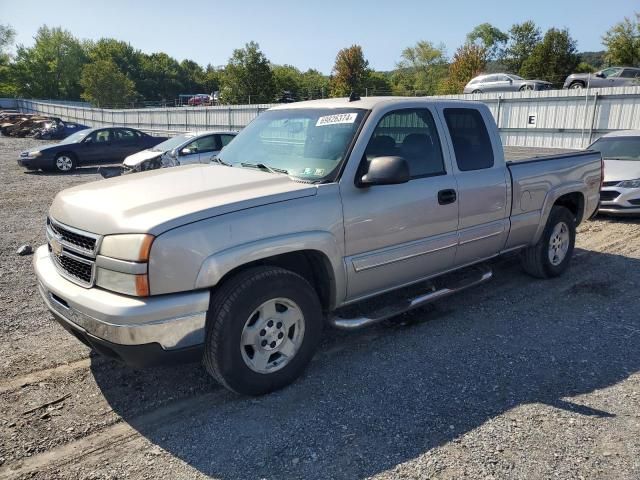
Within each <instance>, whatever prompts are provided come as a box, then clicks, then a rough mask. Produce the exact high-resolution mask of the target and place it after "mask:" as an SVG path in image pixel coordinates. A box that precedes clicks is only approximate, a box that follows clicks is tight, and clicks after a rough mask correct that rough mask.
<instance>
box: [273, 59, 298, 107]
mask: <svg viewBox="0 0 640 480" xmlns="http://www.w3.org/2000/svg"><path fill="white" fill-rule="evenodd" d="M271 70H272V71H273V81H274V83H275V89H276V94H277V95H282V94H283V92H290V93H291V95H292V96H293V97H294V98H295V99H299V98H300V95H301V92H302V72H301V71H300V70H298V69H297V68H296V67H294V66H292V65H273V66H272V67H271Z"/></svg>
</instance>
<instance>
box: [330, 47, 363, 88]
mask: <svg viewBox="0 0 640 480" xmlns="http://www.w3.org/2000/svg"><path fill="white" fill-rule="evenodd" d="M368 76H369V62H368V61H367V60H366V59H365V58H364V54H363V53H362V47H361V46H360V45H352V46H350V47H348V48H343V49H342V50H340V51H339V52H338V55H336V62H335V65H334V66H333V71H332V78H331V95H332V96H334V97H344V96H347V95H349V94H350V93H351V92H354V93H356V94H360V95H364V89H365V81H366V79H367V77H368Z"/></svg>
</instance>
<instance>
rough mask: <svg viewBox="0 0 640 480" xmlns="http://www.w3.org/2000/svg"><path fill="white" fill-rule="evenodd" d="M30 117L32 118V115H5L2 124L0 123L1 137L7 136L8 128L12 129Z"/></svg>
mask: <svg viewBox="0 0 640 480" xmlns="http://www.w3.org/2000/svg"><path fill="white" fill-rule="evenodd" d="M31 117H33V115H32V114H29V113H13V114H9V115H5V116H4V118H3V119H2V123H0V133H2V135H7V132H8V129H9V128H10V127H13V126H14V125H16V124H18V123H20V122H24V121H26V120H28V119H29V118H31Z"/></svg>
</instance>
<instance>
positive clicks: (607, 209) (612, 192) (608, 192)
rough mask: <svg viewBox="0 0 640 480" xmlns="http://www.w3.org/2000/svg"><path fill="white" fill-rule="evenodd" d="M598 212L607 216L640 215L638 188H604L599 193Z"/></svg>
mask: <svg viewBox="0 0 640 480" xmlns="http://www.w3.org/2000/svg"><path fill="white" fill-rule="evenodd" d="M598 212H599V213H606V214H607V215H638V214H640V188H620V187H604V188H603V189H602V190H601V191H600V206H599V207H598Z"/></svg>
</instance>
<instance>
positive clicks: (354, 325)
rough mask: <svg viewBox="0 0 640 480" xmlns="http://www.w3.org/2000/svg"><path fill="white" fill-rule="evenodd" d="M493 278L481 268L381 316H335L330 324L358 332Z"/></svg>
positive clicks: (330, 319) (385, 309)
mask: <svg viewBox="0 0 640 480" xmlns="http://www.w3.org/2000/svg"><path fill="white" fill-rule="evenodd" d="M492 276H493V271H492V270H491V269H490V268H486V267H485V268H481V269H479V272H478V273H477V274H476V275H474V276H469V277H466V278H462V279H459V280H457V281H455V280H454V281H453V282H452V283H451V285H449V286H447V287H443V288H440V289H438V290H436V289H435V288H434V290H433V291H431V292H429V293H425V294H423V295H418V296H417V297H414V298H410V299H407V300H406V301H404V302H403V303H402V304H400V305H398V306H397V307H395V308H384V309H381V311H380V314H379V315H375V313H376V312H372V314H371V315H367V316H361V317H356V318H342V317H340V316H333V317H330V318H329V324H330V325H331V326H333V327H334V328H337V329H339V330H358V329H360V328H364V327H368V326H370V325H373V324H375V323H379V322H382V321H383V320H387V319H389V318H391V317H395V316H396V315H399V314H401V313H404V312H408V311H409V310H413V309H414V308H418V307H422V306H423V305H426V304H428V303H431V302H435V301H436V300H439V299H441V298H444V297H448V296H449V295H452V294H454V293H458V292H460V291H462V290H465V289H467V288H469V287H473V286H475V285H479V284H481V283H484V282H486V281H488V280H490V279H491V277H492Z"/></svg>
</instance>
